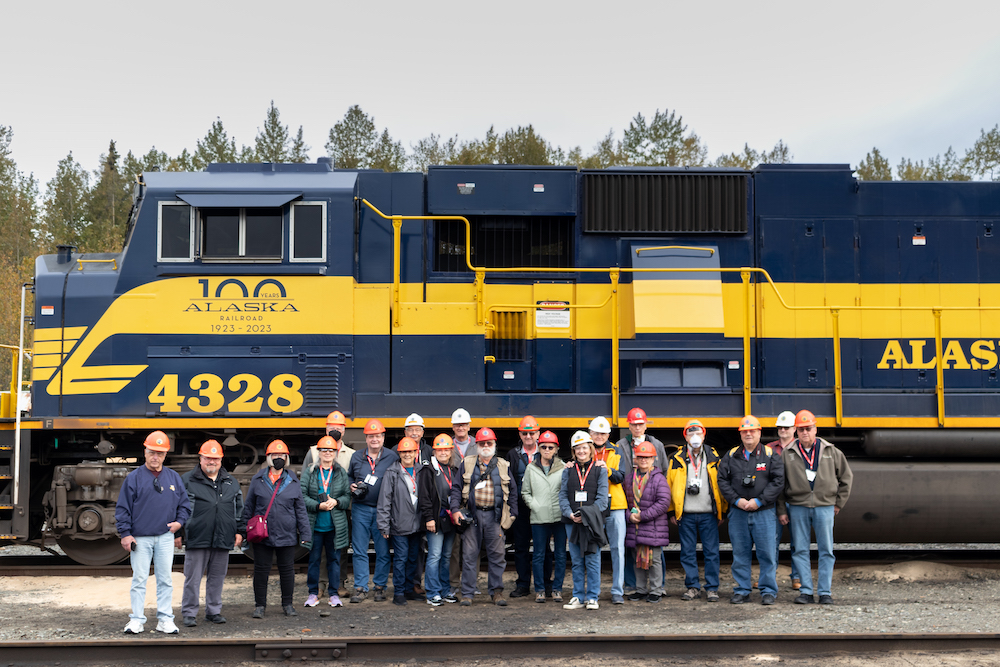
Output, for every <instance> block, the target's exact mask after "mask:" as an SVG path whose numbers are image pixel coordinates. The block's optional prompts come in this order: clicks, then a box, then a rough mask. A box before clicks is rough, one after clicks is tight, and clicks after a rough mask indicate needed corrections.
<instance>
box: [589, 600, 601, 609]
mask: <svg viewBox="0 0 1000 667" xmlns="http://www.w3.org/2000/svg"><path fill="white" fill-rule="evenodd" d="M600 608H601V605H599V604H597V600H587V609H600Z"/></svg>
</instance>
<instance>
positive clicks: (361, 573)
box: [351, 503, 389, 591]
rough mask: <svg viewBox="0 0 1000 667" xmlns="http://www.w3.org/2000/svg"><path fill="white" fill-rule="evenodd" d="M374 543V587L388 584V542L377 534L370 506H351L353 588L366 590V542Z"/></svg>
mask: <svg viewBox="0 0 1000 667" xmlns="http://www.w3.org/2000/svg"><path fill="white" fill-rule="evenodd" d="M369 541H371V542H374V543H375V576H374V577H372V580H373V581H374V583H375V585H376V586H378V587H380V588H385V587H386V586H387V585H388V584H389V541H388V540H386V539H385V538H384V537H382V533H380V532H378V525H377V523H376V510H375V508H374V507H372V506H371V505H362V504H361V503H358V504H356V505H352V506H351V549H352V550H353V551H354V587H355V588H360V589H362V590H364V591H367V590H368V542H369Z"/></svg>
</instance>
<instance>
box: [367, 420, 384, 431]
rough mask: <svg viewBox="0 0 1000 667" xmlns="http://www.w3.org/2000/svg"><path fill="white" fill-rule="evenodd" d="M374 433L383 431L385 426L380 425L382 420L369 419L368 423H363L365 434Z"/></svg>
mask: <svg viewBox="0 0 1000 667" xmlns="http://www.w3.org/2000/svg"><path fill="white" fill-rule="evenodd" d="M375 433H385V426H382V422H380V421H379V420H377V419H369V420H368V423H367V424H365V435H373V434H375Z"/></svg>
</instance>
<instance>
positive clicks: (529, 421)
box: [517, 415, 539, 431]
mask: <svg viewBox="0 0 1000 667" xmlns="http://www.w3.org/2000/svg"><path fill="white" fill-rule="evenodd" d="M517 430H518V431H538V430H539V426H538V421H537V420H536V419H535V418H534V417H532V416H531V415H528V416H527V417H523V418H521V423H520V424H518V427H517Z"/></svg>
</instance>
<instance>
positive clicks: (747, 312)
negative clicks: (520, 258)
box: [78, 199, 1000, 426]
mask: <svg viewBox="0 0 1000 667" xmlns="http://www.w3.org/2000/svg"><path fill="white" fill-rule="evenodd" d="M361 202H362V203H363V204H365V205H366V206H367V207H368V208H370V209H371V210H372V211H374V212H375V213H376V214H377V215H379V216H380V217H382V218H383V219H386V220H391V221H392V225H393V325H394V326H397V327H398V326H399V312H400V306H401V303H400V299H399V280H400V256H399V251H400V243H401V227H402V222H403V220H460V221H462V222H463V223H464V225H465V239H466V243H465V264H466V267H467V268H468V269H469V270H470V271H472V272H474V273H475V276H476V277H475V281H474V285H475V297H476V320H477V324H478V325H479V326H488V327H491V325H489V323H487V322H486V320H485V312H487V311H490V312H492V310H493V309H496V308H500V307H505V308H535V307H536V305H535V304H531V305H511V306H507V305H500V304H494V305H492V306H490V308H489V309H487V308H486V307H485V300H484V291H485V282H486V274H487V273H607V274H608V277H609V280H610V283H611V296H610V297H609V299H610V300H611V302H612V308H611V318H612V323H611V329H612V331H611V343H612V348H611V360H612V369H611V384H612V387H611V401H612V424H613V425H615V426H618V425H619V424H618V422H619V420H618V406H619V395H618V392H619V389H620V381H621V377H620V370H619V368H618V365H619V360H620V355H619V350H618V343H619V337H620V332H619V317H620V316H619V293H618V286H619V280H620V276H621V274H622V273H739V274H740V278H741V280H742V282H743V314H744V318H743V408H744V411H745V413H746V414H749V413H750V412H751V411H752V410H751V407H752V405H751V368H750V357H751V355H750V338H751V335H750V334H751V330H752V329H753V325H752V318H751V305H750V304H751V300H752V299H751V293H752V289H751V285H752V283H751V281H750V278H751V275H752V274H754V273H756V274H760V275H761V276H763V278H764V280H765V281H767V284H768V285H770V287H771V289H772V290H773V291H774V294H775V296H776V297H777V299H778V302H779V303H780V304H781V306H782V307H783V308H785V309H787V310H793V311H794V310H802V311H828V312H829V313H830V316H831V318H832V320H833V348H834V351H833V354H834V366H835V368H834V399H835V403H836V423H837V425H838V426H840V425H842V423H843V417H844V405H843V370H842V369H841V349H840V311H866V310H869V311H893V312H895V311H900V312H902V311H907V312H927V311H928V310H929V311H931V313H932V314H933V316H934V339H935V362H936V365H937V380H936V383H935V394H936V398H937V411H938V425H939V426H944V419H945V411H944V409H945V408H944V367H943V365H942V361H943V341H942V336H941V315H942V313H943V312H944V311H989V310H1000V306H888V305H886V306H878V305H877V306H861V305H854V304H845V305H839V304H833V305H823V306H793V305H790V304H789V303H788V302H787V301H785V298H784V297H783V296H782V295H781V291H780V290H779V289H778V286H777V285H776V284H775V283H774V280H773V279H772V278H771V274H769V273H768V272H767V270H766V269H762V268H758V267H718V268H703V267H691V268H628V267H616V266H613V267H555V268H553V267H504V268H486V267H479V266H473V264H472V254H471V253H472V250H471V243H470V242H469V240H470V239H471V238H472V224H471V223H470V222H469V219H468V218H466V217H464V216H461V215H394V216H388V215H386V214H384V213H382V211H380V210H379V209H378V208H377V207H375V205H373V204H372V203H371V202H369V201H368V200H367V199H361ZM667 249H682V250H705V251H708V252H710V253H712V254H714V253H715V250H714V249H713V248H704V247H697V246H650V247H643V248H637V249H636V254H639V253H640V252H642V251H645V250H667ZM78 261H81V260H78ZM83 261H89V260H83ZM606 304H607V300H605V301H604V303H602V304H600V305H595V304H570V305H569V307H570V308H601V307H603V306H604V305H606ZM758 307H759V306H758V305H757V304H754V308H753V313H754V314H756V313H757V309H758Z"/></svg>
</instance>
